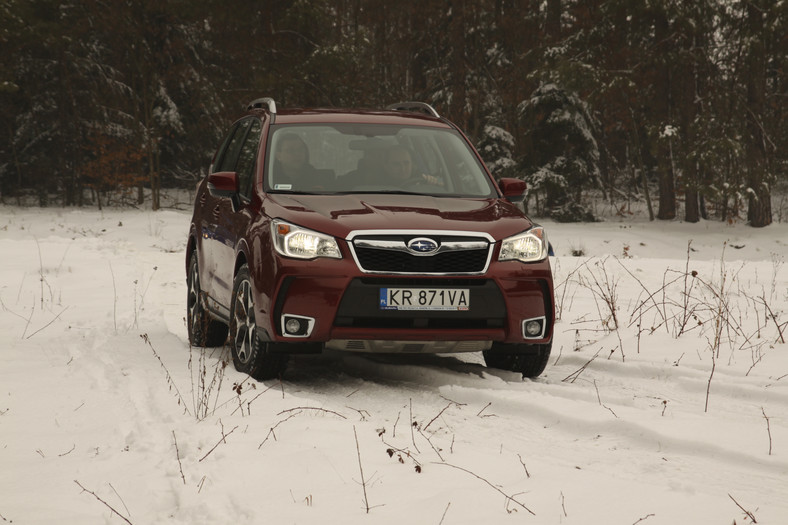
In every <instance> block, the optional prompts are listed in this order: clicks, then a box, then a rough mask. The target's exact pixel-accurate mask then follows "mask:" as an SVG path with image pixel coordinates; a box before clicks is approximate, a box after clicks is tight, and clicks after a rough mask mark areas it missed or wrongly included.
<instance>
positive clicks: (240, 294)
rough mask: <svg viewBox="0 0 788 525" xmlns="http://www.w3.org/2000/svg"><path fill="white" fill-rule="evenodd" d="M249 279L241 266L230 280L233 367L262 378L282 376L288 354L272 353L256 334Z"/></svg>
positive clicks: (244, 268) (247, 269) (247, 271)
mask: <svg viewBox="0 0 788 525" xmlns="http://www.w3.org/2000/svg"><path fill="white" fill-rule="evenodd" d="M251 291H252V280H251V278H250V276H249V267H248V266H247V265H245V264H244V265H243V266H241V268H239V270H238V274H237V275H236V276H235V279H234V280H233V302H232V306H231V307H230V350H231V353H232V355H233V365H235V369H236V370H238V371H239V372H241V373H243V374H249V375H250V376H251V377H253V378H255V379H257V380H258V381H262V380H265V379H275V378H279V377H281V376H282V374H283V373H284V371H285V368H286V367H287V360H288V356H287V354H282V353H271V352H269V351H268V343H266V342H264V341H261V340H260V338H259V337H258V334H257V322H256V320H255V313H254V297H253V296H252V293H251Z"/></svg>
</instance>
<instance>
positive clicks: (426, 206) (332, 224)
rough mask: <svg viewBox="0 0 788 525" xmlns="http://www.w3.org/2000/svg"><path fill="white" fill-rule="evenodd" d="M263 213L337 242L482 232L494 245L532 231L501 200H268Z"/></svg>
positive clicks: (359, 196)
mask: <svg viewBox="0 0 788 525" xmlns="http://www.w3.org/2000/svg"><path fill="white" fill-rule="evenodd" d="M264 213H265V214H266V215H268V216H269V217H271V218H281V219H284V220H286V221H290V222H293V223H294V224H297V225H299V226H303V227H305V228H310V229H313V230H317V231H321V232H323V233H327V234H330V235H333V236H335V237H341V238H343V239H345V238H347V237H348V234H350V232H353V231H359V230H451V231H462V232H485V233H488V234H490V235H491V236H492V237H493V238H495V239H496V240H500V239H503V238H505V237H508V236H510V235H514V234H517V233H520V232H522V231H524V230H527V229H528V228H530V227H531V226H532V223H531V221H529V220H528V219H527V218H526V217H525V216H524V215H523V214H522V212H521V211H520V210H518V209H517V207H515V206H514V205H513V204H512V203H510V202H508V201H506V200H503V199H471V198H456V197H432V196H429V195H401V194H397V195H392V194H372V193H365V194H343V195H283V194H270V195H268V199H267V200H266V203H265V206H264Z"/></svg>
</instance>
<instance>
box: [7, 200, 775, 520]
mask: <svg viewBox="0 0 788 525" xmlns="http://www.w3.org/2000/svg"><path fill="white" fill-rule="evenodd" d="M188 221H189V213H188V212H181V211H160V212H156V213H153V212H146V211H131V210H105V211H103V212H99V211H95V210H71V209H69V210H62V209H50V210H40V209H22V208H16V207H8V206H2V207H0V257H2V259H0V260H2V262H1V263H0V301H2V302H1V303H0V338H2V341H3V343H2V345H0V524H5V523H14V524H19V525H28V524H51V523H57V524H60V525H68V524H79V525H84V524H94V523H133V524H135V525H140V524H157V523H166V524H203V523H205V524H208V523H210V524H240V523H266V524H268V523H276V524H280V523H282V524H286V523H299V524H304V523H320V524H324V523H342V524H357V523H375V524H381V523H382V524H387V523H391V524H395V523H396V524H402V523H426V524H435V525H437V524H441V523H443V524H474V525H477V524H479V523H485V524H486V523H496V524H497V523H534V524H557V523H562V524H582V525H588V524H592V525H593V524H605V525H608V524H621V525H631V524H636V523H642V524H646V525H656V524H669V525H676V524H685V523H686V524H715V525H720V524H731V523H733V522H734V521H735V522H736V523H738V524H742V523H750V522H755V520H757V523H761V524H765V523H768V524H785V523H788V345H786V344H785V343H784V342H782V341H781V340H780V330H782V335H783V337H786V338H788V266H786V264H785V261H786V256H788V225H786V224H775V225H773V226H770V227H768V228H764V229H759V230H756V229H752V228H748V227H746V226H743V225H734V226H728V225H725V224H719V223H716V222H715V223H711V222H702V223H700V224H696V225H690V224H683V223H680V222H671V223H664V222H658V223H648V222H647V221H643V220H642V219H637V218H635V219H631V220H626V221H620V220H618V219H609V220H608V221H607V222H603V223H596V224H583V225H576V224H575V225H563V224H554V223H551V222H545V223H544V225H545V226H546V227H547V229H548V232H549V235H550V238H551V240H552V242H553V244H554V245H555V247H556V254H557V256H556V257H555V258H554V259H553V268H554V272H555V279H556V284H557V289H556V296H557V302H558V309H559V314H560V321H559V322H558V324H557V325H556V337H555V343H554V346H553V356H552V358H551V360H550V364H549V365H548V368H547V370H546V371H545V373H544V374H543V375H542V376H541V377H540V378H539V379H538V380H536V381H529V380H525V381H523V380H521V379H520V378H519V377H518V376H517V375H516V374H512V373H507V372H501V371H495V370H488V369H486V368H485V367H484V366H483V364H482V359H481V356H480V355H475V354H468V355H460V356H406V357H391V358H384V357H366V356H361V355H347V354H337V353H330V354H325V355H322V356H304V357H299V358H296V359H294V360H293V361H292V362H291V366H290V368H289V373H288V375H287V377H286V381H284V382H283V383H279V382H266V383H254V382H250V381H249V380H248V379H247V378H246V377H244V376H242V375H240V374H238V373H236V372H235V370H234V369H233V367H232V365H230V366H228V367H226V368H225V367H224V363H225V360H226V355H225V354H223V353H222V350H221V349H216V350H209V351H208V352H203V351H200V350H199V349H191V348H189V345H188V342H187V338H186V329H185V327H184V315H185V304H184V303H185V296H186V289H185V270H184V266H185V263H184V256H183V250H184V247H185V241H186V231H187V225H188ZM690 241H691V243H690ZM573 251H574V252H576V253H582V255H581V256H574V255H573V254H572V252H573ZM688 256H689V257H688ZM611 306H613V307H614V309H615V318H614V317H613V316H612V315H611V308H610V307H611ZM616 324H617V329H616ZM778 327H779V328H778Z"/></svg>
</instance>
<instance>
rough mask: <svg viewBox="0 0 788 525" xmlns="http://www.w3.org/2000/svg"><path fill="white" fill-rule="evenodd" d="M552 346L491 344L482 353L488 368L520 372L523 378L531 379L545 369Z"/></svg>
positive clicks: (548, 344)
mask: <svg viewBox="0 0 788 525" xmlns="http://www.w3.org/2000/svg"><path fill="white" fill-rule="evenodd" d="M552 346H553V343H552V342H550V343H547V344H544V345H529V344H519V345H512V344H502V343H493V346H492V348H491V349H490V350H485V351H484V352H483V354H484V362H485V363H486V364H487V366H489V367H490V368H500V369H501V370H509V371H511V372H520V373H521V374H523V377H528V378H532V379H533V378H535V377H538V376H539V374H541V373H542V372H544V369H545V368H546V367H547V361H549V360H550V350H551V349H552Z"/></svg>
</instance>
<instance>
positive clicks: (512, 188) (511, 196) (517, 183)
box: [498, 177, 528, 202]
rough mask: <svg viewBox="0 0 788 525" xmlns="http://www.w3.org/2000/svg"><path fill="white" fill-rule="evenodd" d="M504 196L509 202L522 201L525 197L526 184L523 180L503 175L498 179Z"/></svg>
mask: <svg viewBox="0 0 788 525" xmlns="http://www.w3.org/2000/svg"><path fill="white" fill-rule="evenodd" d="M498 187H500V188H501V192H502V193H503V196H504V198H506V200H508V201H510V202H522V201H523V200H524V199H525V190H526V189H527V188H528V185H527V184H526V183H525V181H524V180H521V179H515V178H510V177H504V178H502V179H501V180H499V181H498Z"/></svg>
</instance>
